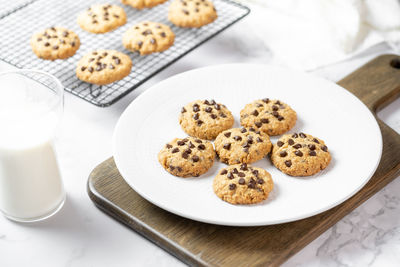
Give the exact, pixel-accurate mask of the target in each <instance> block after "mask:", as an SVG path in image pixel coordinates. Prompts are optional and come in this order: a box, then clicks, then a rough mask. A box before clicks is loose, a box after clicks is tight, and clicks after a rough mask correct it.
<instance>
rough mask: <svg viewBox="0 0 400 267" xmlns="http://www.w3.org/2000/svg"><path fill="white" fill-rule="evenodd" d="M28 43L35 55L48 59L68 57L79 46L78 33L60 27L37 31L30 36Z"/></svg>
mask: <svg viewBox="0 0 400 267" xmlns="http://www.w3.org/2000/svg"><path fill="white" fill-rule="evenodd" d="M30 43H31V47H32V50H33V52H34V53H35V54H36V56H38V57H39V58H42V59H49V60H55V59H65V58H69V57H71V56H73V55H74V54H75V52H76V51H77V50H78V49H79V46H80V41H79V37H78V35H77V34H76V33H74V32H73V31H71V30H68V29H65V28H62V27H51V28H48V29H45V30H44V31H41V32H37V33H35V34H34V35H33V36H32V37H31V41H30Z"/></svg>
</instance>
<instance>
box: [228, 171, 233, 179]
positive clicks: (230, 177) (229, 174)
mask: <svg viewBox="0 0 400 267" xmlns="http://www.w3.org/2000/svg"><path fill="white" fill-rule="evenodd" d="M227 177H228V178H229V179H233V178H235V176H234V175H233V173H231V172H230V173H228V175H227Z"/></svg>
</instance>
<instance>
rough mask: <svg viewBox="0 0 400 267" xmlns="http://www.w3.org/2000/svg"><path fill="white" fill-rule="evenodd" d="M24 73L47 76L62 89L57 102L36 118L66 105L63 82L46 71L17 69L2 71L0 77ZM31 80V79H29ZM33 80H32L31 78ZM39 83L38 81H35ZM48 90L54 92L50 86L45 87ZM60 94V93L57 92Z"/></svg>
mask: <svg viewBox="0 0 400 267" xmlns="http://www.w3.org/2000/svg"><path fill="white" fill-rule="evenodd" d="M23 73H37V74H41V75H44V76H47V77H49V78H51V79H52V80H53V81H54V82H55V83H56V85H57V87H59V88H60V95H59V97H57V100H56V101H54V103H53V104H51V105H49V107H48V108H46V109H44V110H43V111H42V112H40V113H38V114H36V117H41V116H43V115H44V114H46V113H48V112H49V111H51V110H54V109H55V108H57V107H58V106H59V105H60V104H61V105H62V106H63V104H64V102H63V101H64V86H63V85H62V83H61V81H60V80H59V79H58V78H57V77H56V76H54V75H52V74H50V73H48V72H45V71H41V70H36V69H16V70H7V71H0V77H1V76H3V75H7V74H23ZM28 78H29V77H28ZM30 79H31V78H30ZM35 82H37V81H35ZM43 86H45V87H47V88H49V89H50V90H52V89H51V88H50V87H49V86H47V85H43ZM57 94H58V92H57ZM21 121H24V119H19V120H17V121H16V122H21Z"/></svg>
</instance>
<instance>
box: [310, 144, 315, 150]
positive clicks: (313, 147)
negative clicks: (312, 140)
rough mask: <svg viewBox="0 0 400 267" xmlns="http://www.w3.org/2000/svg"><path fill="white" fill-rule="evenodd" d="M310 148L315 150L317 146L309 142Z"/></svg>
mask: <svg viewBox="0 0 400 267" xmlns="http://www.w3.org/2000/svg"><path fill="white" fill-rule="evenodd" d="M308 148H309V149H310V150H315V149H316V146H315V145H314V144H309V145H308Z"/></svg>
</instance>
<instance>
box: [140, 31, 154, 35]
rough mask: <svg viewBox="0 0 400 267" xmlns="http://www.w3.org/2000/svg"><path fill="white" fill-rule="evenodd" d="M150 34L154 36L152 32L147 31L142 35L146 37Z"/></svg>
mask: <svg viewBox="0 0 400 267" xmlns="http://www.w3.org/2000/svg"><path fill="white" fill-rule="evenodd" d="M149 34H152V31H151V30H145V31H144V32H142V35H144V36H146V35H149Z"/></svg>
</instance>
